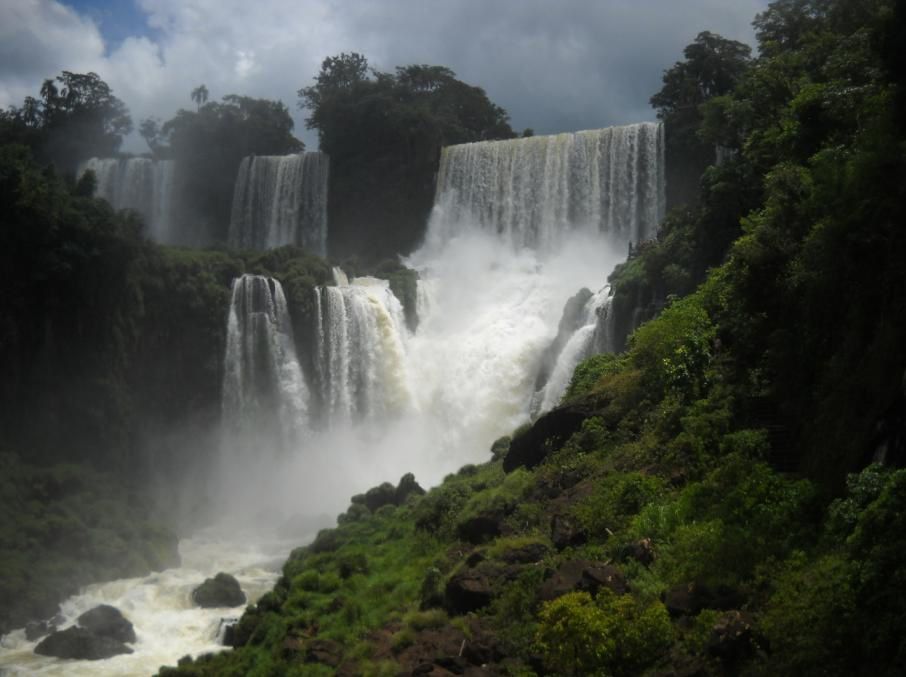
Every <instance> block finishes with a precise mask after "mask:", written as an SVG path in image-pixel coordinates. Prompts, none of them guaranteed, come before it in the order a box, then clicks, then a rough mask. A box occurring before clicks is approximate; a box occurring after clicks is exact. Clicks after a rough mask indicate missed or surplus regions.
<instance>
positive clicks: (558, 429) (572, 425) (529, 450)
mask: <svg viewBox="0 0 906 677" xmlns="http://www.w3.org/2000/svg"><path fill="white" fill-rule="evenodd" d="M593 411H594V410H593V408H591V407H590V406H589V405H587V404H584V403H575V404H567V405H564V406H561V407H557V408H556V409H551V410H550V411H549V412H547V413H546V414H543V415H541V416H540V417H539V418H538V420H536V421H535V422H534V423H533V424H532V425H531V427H529V428H528V429H527V430H525V431H523V432H522V433H520V434H518V435H516V437H514V438H513V440H512V441H511V442H510V448H509V450H508V451H507V453H506V456H504V458H503V470H504V472H512V471H513V470H515V469H516V468H519V467H523V466H524V467H526V468H529V469H531V468H534V467H536V466H538V465H540V464H541V462H542V461H544V459H545V458H546V457H547V455H548V454H550V453H553V452H554V451H557V450H558V449H559V448H560V447H562V446H563V444H564V443H565V442H566V440H568V439H569V438H570V437H572V435H573V434H574V433H575V432H577V431H578V430H579V428H581V427H582V422H583V421H584V420H585V419H587V418H588V417H589V416H591V415H592V414H593Z"/></svg>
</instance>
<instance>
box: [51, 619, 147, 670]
mask: <svg viewBox="0 0 906 677" xmlns="http://www.w3.org/2000/svg"><path fill="white" fill-rule="evenodd" d="M35 653H36V654H38V655H40V656H53V657H55V658H72V659H77V660H87V661H97V660H103V659H105V658H110V657H112V656H118V655H120V654H129V653H132V649H130V648H129V647H128V646H126V645H125V644H123V643H122V642H120V641H118V640H115V639H113V638H111V637H103V636H101V635H96V634H94V633H93V632H91V631H90V630H86V629H85V628H79V627H75V626H73V627H70V628H66V629H65V630H60V631H59V632H54V633H52V634H50V635H48V636H47V637H45V638H44V639H43V640H41V642H40V643H39V644H38V646H36V647H35Z"/></svg>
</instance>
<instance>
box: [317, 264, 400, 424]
mask: <svg viewBox="0 0 906 677" xmlns="http://www.w3.org/2000/svg"><path fill="white" fill-rule="evenodd" d="M334 279H335V281H336V285H335V286H324V287H317V288H316V289H315V291H314V301H315V317H316V320H315V321H316V323H317V326H316V331H315V343H316V346H315V354H316V356H317V360H316V365H317V366H316V371H317V374H316V376H317V382H318V391H319V396H320V401H321V417H320V419H321V422H322V423H323V424H324V425H325V426H326V427H331V426H334V425H337V424H340V423H346V424H348V423H351V422H355V421H358V420H362V419H369V418H370V419H375V418H380V417H384V416H388V415H392V414H395V413H399V412H401V411H402V410H403V409H405V407H406V406H407V405H408V403H409V400H410V393H409V386H408V382H407V376H406V357H405V349H404V343H405V340H406V335H407V333H408V332H407V329H406V322H405V317H404V313H403V307H402V305H401V304H400V302H399V300H398V299H397V298H396V296H394V295H393V292H392V291H390V287H389V284H388V283H387V281H386V280H379V279H377V278H373V277H359V278H353V279H352V281H351V282H350V281H349V280H348V279H347V277H346V275H345V273H343V271H342V270H340V269H339V268H335V269H334Z"/></svg>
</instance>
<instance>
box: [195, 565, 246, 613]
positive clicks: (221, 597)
mask: <svg viewBox="0 0 906 677" xmlns="http://www.w3.org/2000/svg"><path fill="white" fill-rule="evenodd" d="M192 601H193V602H195V604H197V605H198V606H200V607H202V608H203V609H211V608H215V607H234V606H242V605H243V604H245V593H244V592H242V588H240V587H239V581H237V580H236V579H235V578H234V577H233V576H230V575H229V574H225V573H223V572H222V571H221V572H220V573H219V574H217V575H216V576H214V578H208V579H206V580H205V582H204V583H202V584H201V585H199V586H198V587H197V588H195V590H193V591H192Z"/></svg>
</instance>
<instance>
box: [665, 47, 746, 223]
mask: <svg viewBox="0 0 906 677" xmlns="http://www.w3.org/2000/svg"><path fill="white" fill-rule="evenodd" d="M683 55H684V56H685V59H684V60H683V61H678V62H677V63H675V64H674V65H673V66H672V67H671V68H669V69H668V70H666V71H664V77H663V83H664V86H663V87H662V88H661V90H660V91H659V92H657V93H656V94H655V95H654V96H652V97H651V105H652V106H653V107H654V108H655V110H657V116H658V118H659V119H661V120H663V121H664V124H665V125H666V131H667V159H668V166H667V187H668V205H671V206H672V205H676V204H680V203H684V202H695V201H696V200H697V196H698V180H697V177H699V176H701V174H702V171H703V170H704V168H705V167H707V166H708V165H710V164H712V163H713V162H714V147H713V146H712V145H711V144H707V143H704V142H703V141H702V139H701V138H700V136H699V133H698V132H699V130H700V128H701V125H702V120H703V114H702V108H701V107H702V104H704V103H705V102H706V101H709V100H710V99H713V98H715V97H719V96H723V95H725V94H728V93H729V92H731V91H732V90H733V88H734V87H735V86H736V84H737V83H738V82H739V81H740V79H741V78H742V77H743V75H744V74H745V73H746V72H747V70H748V68H749V65H750V63H751V58H750V56H751V49H750V48H749V47H748V46H747V45H744V44H743V43H741V42H737V41H735V40H727V39H726V38H723V37H721V36H720V35H716V34H715V33H710V32H708V31H704V32H702V33H699V34H698V35H697V36H696V38H695V41H694V42H692V44H690V45H688V46H687V47H686V48H685V50H683Z"/></svg>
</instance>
